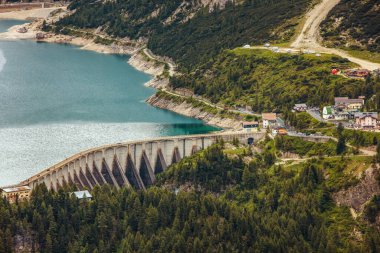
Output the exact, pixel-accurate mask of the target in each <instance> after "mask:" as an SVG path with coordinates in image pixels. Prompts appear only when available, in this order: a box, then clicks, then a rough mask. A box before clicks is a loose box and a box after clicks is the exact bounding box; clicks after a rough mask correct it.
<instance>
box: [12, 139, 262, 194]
mask: <svg viewBox="0 0 380 253" xmlns="http://www.w3.org/2000/svg"><path fill="white" fill-rule="evenodd" d="M264 136H265V133H240V132H239V133H213V134H202V135H186V136H174V137H161V138H156V139H149V140H144V141H135V142H133V141H132V142H125V143H116V144H112V145H106V146H101V147H97V148H92V149H89V150H86V151H84V152H81V153H78V154H76V155H74V156H72V157H70V158H67V159H66V160H64V161H62V162H60V163H58V164H56V165H54V166H52V167H50V168H47V169H45V170H44V171H42V172H40V173H38V174H36V175H34V176H32V177H30V178H29V179H27V180H25V181H22V182H20V183H19V184H18V185H20V186H29V187H31V188H32V189H33V188H34V187H36V186H37V185H39V184H45V185H46V187H47V188H48V189H49V190H58V189H59V188H60V187H63V186H64V185H76V187H77V188H78V189H80V190H82V189H85V188H86V189H93V188H94V187H95V186H96V185H103V184H110V185H113V186H114V187H116V188H118V189H119V188H121V187H124V186H127V187H133V188H135V189H145V188H146V187H147V186H149V185H151V184H153V183H154V182H155V180H156V175H157V174H158V173H161V172H163V171H165V170H166V169H167V168H168V167H169V166H170V165H172V164H174V163H177V162H179V161H180V160H181V159H183V158H184V157H188V156H191V155H192V154H194V153H196V152H197V151H199V150H202V149H205V148H207V147H209V146H211V145H212V144H215V143H216V142H217V141H218V140H220V139H223V140H224V141H232V140H234V139H238V140H239V141H240V143H245V144H254V143H255V142H257V141H258V140H260V139H262V138H264Z"/></svg>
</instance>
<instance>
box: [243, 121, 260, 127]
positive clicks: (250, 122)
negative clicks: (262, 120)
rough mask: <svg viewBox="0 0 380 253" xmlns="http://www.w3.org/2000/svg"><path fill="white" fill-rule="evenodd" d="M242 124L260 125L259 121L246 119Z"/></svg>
mask: <svg viewBox="0 0 380 253" xmlns="http://www.w3.org/2000/svg"><path fill="white" fill-rule="evenodd" d="M242 124H243V126H247V125H258V124H259V122H257V121H244V122H243V123H242Z"/></svg>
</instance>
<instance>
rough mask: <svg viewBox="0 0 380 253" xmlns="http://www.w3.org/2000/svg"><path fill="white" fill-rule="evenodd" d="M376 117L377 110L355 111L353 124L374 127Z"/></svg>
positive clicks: (376, 120) (376, 121) (361, 126)
mask: <svg viewBox="0 0 380 253" xmlns="http://www.w3.org/2000/svg"><path fill="white" fill-rule="evenodd" d="M378 117H379V116H378V113H377V112H358V113H355V124H356V126H358V127H360V128H367V129H368V128H369V129H372V128H376V127H377V123H378Z"/></svg>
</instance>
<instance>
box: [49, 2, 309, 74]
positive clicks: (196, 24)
mask: <svg viewBox="0 0 380 253" xmlns="http://www.w3.org/2000/svg"><path fill="white" fill-rule="evenodd" d="M311 1H312V0H307V1H304V0H292V1H290V0H246V1H235V3H232V2H230V1H191V0H177V1H169V0H161V1H156V2H152V1H145V0H136V1H120V0H118V1H95V0H80V1H75V2H73V3H72V4H71V5H70V6H69V9H71V10H73V13H72V14H71V15H69V16H67V17H65V18H63V19H62V20H60V21H59V22H58V23H57V24H56V25H58V28H57V29H56V30H57V31H59V30H60V28H62V27H63V26H74V27H77V28H87V29H88V28H91V29H97V28H99V27H101V29H102V30H103V31H105V32H107V33H108V34H111V35H113V36H117V37H126V36H127V37H130V38H133V39H138V38H145V39H147V40H148V47H149V48H150V49H151V50H152V51H153V52H154V53H156V54H158V55H163V56H169V57H171V58H172V59H174V60H175V61H176V62H177V63H178V64H179V65H180V66H182V67H186V68H188V67H189V66H192V65H194V64H196V63H199V62H201V61H204V60H205V59H208V58H209V57H213V56H215V55H216V54H218V53H219V52H220V51H221V50H222V49H225V48H234V47H237V46H241V45H242V44H245V43H263V42H265V41H269V40H270V41H276V42H282V41H286V40H288V39H289V38H290V37H291V36H292V35H293V33H294V29H295V26H296V25H297V24H298V22H299V20H300V16H302V14H303V13H304V12H305V10H306V9H307V8H308V6H309V4H310V2H311ZM225 2H226V4H225V5H224V4H223V3H225ZM214 3H219V4H220V5H219V8H215V7H214V6H210V4H211V5H212V4H214ZM211 10H212V11H211ZM274 30H276V31H281V32H277V33H273V31H274Z"/></svg>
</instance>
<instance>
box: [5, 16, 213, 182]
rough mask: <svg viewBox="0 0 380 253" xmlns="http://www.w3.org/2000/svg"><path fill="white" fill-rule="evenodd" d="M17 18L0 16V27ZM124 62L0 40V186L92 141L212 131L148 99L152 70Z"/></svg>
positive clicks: (71, 48) (113, 57)
mask: <svg viewBox="0 0 380 253" xmlns="http://www.w3.org/2000/svg"><path fill="white" fill-rule="evenodd" d="M20 23H21V22H20V21H12V20H11V21H10V20H7V21H0V32H4V31H6V30H7V29H8V28H9V27H10V26H13V25H16V24H20ZM127 61H128V57H127V56H118V55H104V54H98V53H94V52H91V51H85V50H80V49H79V48H77V47H74V46H69V45H58V44H48V43H36V42H33V41H0V185H7V184H13V183H17V182H18V181H21V180H24V179H26V178H27V177H29V176H31V175H33V174H35V173H37V172H38V171H40V170H42V169H44V168H46V167H48V166H51V165H53V164H54V163H57V162H59V161H61V160H63V159H65V158H66V157H69V156H70V155H73V154H75V153H77V152H79V151H82V150H85V149H88V148H91V147H95V146H99V145H103V144H109V143H116V142H121V141H128V140H138V139H144V138H151V137H158V136H169V135H181V134H198V133H206V132H210V131H214V130H216V129H215V128H213V127H210V126H207V125H205V124H203V123H202V122H201V121H198V120H195V119H191V118H187V117H183V116H181V115H178V114H175V113H172V112H169V111H164V110H161V109H157V108H154V107H152V106H150V105H148V104H146V103H145V102H144V101H145V99H147V98H148V97H149V96H150V95H152V94H154V92H155V91H154V89H151V88H147V87H145V86H144V85H143V84H144V83H145V82H147V81H148V80H149V79H150V78H151V77H150V76H149V75H146V74H144V73H142V72H139V71H137V70H135V69H134V68H132V67H131V66H130V65H129V64H128V63H127Z"/></svg>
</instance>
